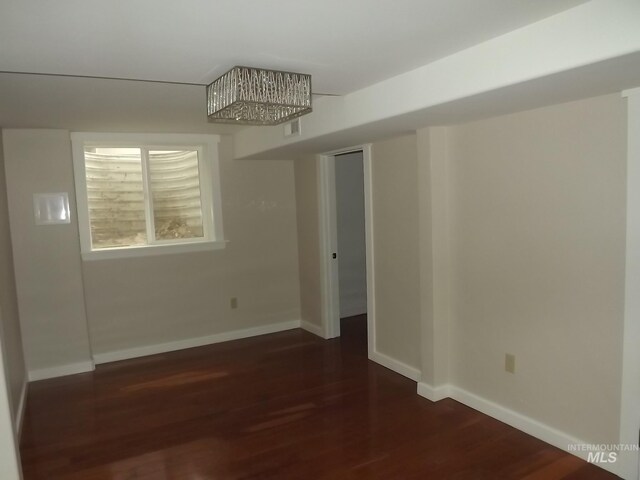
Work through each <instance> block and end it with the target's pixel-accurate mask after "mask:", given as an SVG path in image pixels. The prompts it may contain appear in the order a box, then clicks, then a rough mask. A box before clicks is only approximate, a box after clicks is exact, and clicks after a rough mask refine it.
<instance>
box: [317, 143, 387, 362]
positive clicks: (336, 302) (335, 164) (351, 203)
mask: <svg viewBox="0 0 640 480" xmlns="http://www.w3.org/2000/svg"><path fill="white" fill-rule="evenodd" d="M318 168H319V171H318V179H319V180H318V181H319V204H320V251H321V259H320V260H321V262H320V263H321V290H322V310H323V311H322V320H323V331H324V337H325V338H335V337H339V336H340V334H341V319H342V323H344V325H345V326H350V328H351V331H353V330H354V327H353V325H355V324H359V323H360V324H362V323H365V322H366V331H367V351H368V356H369V357H371V354H372V352H373V351H374V345H375V328H374V326H375V301H374V300H375V297H374V268H373V265H374V262H373V214H372V213H373V212H372V191H371V180H372V178H371V147H370V145H363V146H358V147H353V148H348V149H343V150H340V151H334V152H330V153H327V154H324V155H320V157H319V161H318ZM365 319H366V320H365ZM356 330H362V328H359V329H358V328H357V327H356Z"/></svg>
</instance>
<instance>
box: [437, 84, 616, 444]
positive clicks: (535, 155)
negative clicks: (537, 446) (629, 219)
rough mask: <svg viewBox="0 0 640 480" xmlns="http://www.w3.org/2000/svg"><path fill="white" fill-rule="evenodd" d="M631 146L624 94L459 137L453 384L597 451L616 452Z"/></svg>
mask: <svg viewBox="0 0 640 480" xmlns="http://www.w3.org/2000/svg"><path fill="white" fill-rule="evenodd" d="M625 140H626V112H625V106H624V101H623V100H622V99H621V98H620V97H619V96H618V95H613V96H606V97H599V98H593V99H589V100H584V101H579V102H574V103H569V104H564V105H557V106H553V107H548V108H543V109H539V110H534V111H530V112H524V113H518V114H514V115H507V116H502V117H498V118H494V119H490V120H484V121H479V122H475V123H471V124H468V125H462V126H458V127H454V128H451V129H450V131H449V141H450V173H451V221H452V240H453V241H452V256H451V261H452V274H453V283H452V285H453V289H452V297H451V302H452V309H453V310H452V315H453V317H452V325H451V336H452V337H451V340H452V350H451V383H453V384H454V385H456V386H458V387H461V388H463V389H465V390H468V391H470V392H472V393H474V394H476V395H480V396H482V397H484V398H486V399H489V400H492V401H494V402H496V403H498V404H500V405H503V406H505V407H507V408H510V409H513V410H515V411H517V412H519V413H521V414H524V415H527V416H529V417H531V418H533V419H536V420H538V421H541V422H543V423H546V424H548V425H551V426H553V427H554V428H556V429H558V430H561V431H563V432H566V433H569V434H571V435H574V436H575V437H577V438H580V439H583V440H586V441H591V442H594V443H617V440H618V421H619V414H620V407H619V405H620V381H621V380H620V379H621V342H622V321H623V306H624V303H623V301H624V298H623V295H624V265H625V263H624V262H625V257H624V255H625V168H626V167H625V165H626V149H625V145H626V144H625ZM507 352H508V353H512V354H515V356H516V373H515V375H512V374H509V373H506V372H505V371H504V358H505V353H507Z"/></svg>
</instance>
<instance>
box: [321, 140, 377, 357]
mask: <svg viewBox="0 0 640 480" xmlns="http://www.w3.org/2000/svg"><path fill="white" fill-rule="evenodd" d="M358 151H362V166H363V171H364V216H365V249H366V269H367V277H366V278H367V339H368V344H367V345H368V355H369V357H371V355H372V353H373V352H374V351H375V345H376V341H375V335H376V331H375V308H376V302H375V269H374V248H373V247H374V243H373V186H372V182H373V176H372V168H371V160H372V159H371V144H370V143H369V144H364V145H357V146H354V147H349V148H342V149H339V150H334V151H331V152H326V153H323V154H320V155H318V156H317V166H318V206H319V223H320V225H319V232H320V290H321V300H320V303H321V310H322V312H321V317H322V332H323V336H324V338H335V337H339V336H340V284H339V282H340V280H339V276H338V262H339V261H340V252H339V251H338V211H337V205H336V168H335V165H336V163H335V162H336V156H337V155H343V154H346V153H353V152H358ZM333 253H337V258H335V259H334V258H332V255H333Z"/></svg>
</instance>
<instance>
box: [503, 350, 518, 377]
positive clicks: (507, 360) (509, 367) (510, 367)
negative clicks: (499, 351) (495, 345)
mask: <svg viewBox="0 0 640 480" xmlns="http://www.w3.org/2000/svg"><path fill="white" fill-rule="evenodd" d="M504 370H505V372H509V373H516V356H515V355H513V354H511V353H507V354H505V356H504Z"/></svg>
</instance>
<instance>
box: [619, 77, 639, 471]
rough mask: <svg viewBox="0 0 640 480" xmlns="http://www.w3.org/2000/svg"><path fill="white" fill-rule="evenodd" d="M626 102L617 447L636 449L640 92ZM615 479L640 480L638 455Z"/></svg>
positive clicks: (628, 455)
mask: <svg viewBox="0 0 640 480" xmlns="http://www.w3.org/2000/svg"><path fill="white" fill-rule="evenodd" d="M622 96H623V97H625V98H626V99H627V119H628V121H627V128H628V135H627V142H628V143H627V147H628V148H627V232H626V235H627V237H626V250H625V256H626V258H625V266H626V268H625V283H624V284H625V308H624V330H623V332H624V334H623V345H622V392H621V397H622V398H621V405H620V443H621V444H625V445H626V444H628V445H638V433H639V430H640V348H639V346H640V298H639V297H638V291H639V290H640V208H639V207H638V205H640V135H639V132H640V88H635V89H632V90H627V91H624V92H622ZM621 453H622V455H620V454H618V456H619V457H622V458H621V460H622V465H621V468H620V469H619V471H618V472H616V473H617V474H618V475H620V476H622V477H624V478H628V479H630V480H631V479H640V454H639V452H638V451H625V452H621Z"/></svg>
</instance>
